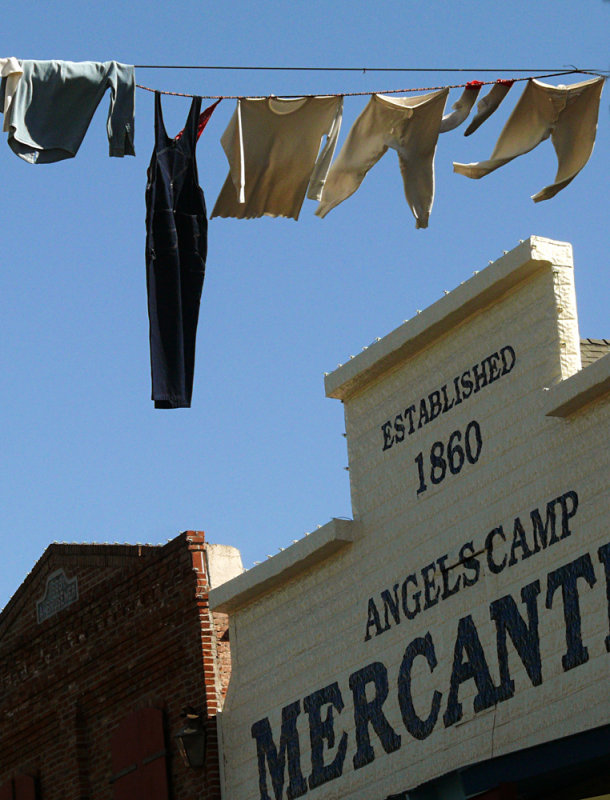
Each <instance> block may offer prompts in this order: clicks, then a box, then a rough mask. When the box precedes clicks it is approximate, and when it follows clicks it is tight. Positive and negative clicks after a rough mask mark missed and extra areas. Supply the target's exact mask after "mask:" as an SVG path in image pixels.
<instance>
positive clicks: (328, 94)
mask: <svg viewBox="0 0 610 800" xmlns="http://www.w3.org/2000/svg"><path fill="white" fill-rule="evenodd" d="M135 68H136V69H261V70H262V69H266V67H185V66H182V67H179V66H176V67H161V66H152V65H148V66H140V67H138V66H137V65H136V67H135ZM269 69H290V70H305V69H307V67H270V68H269ZM312 69H320V70H322V69H325V70H326V69H329V70H330V69H337V70H338V69H342V68H341V67H328V68H326V67H313V68H312ZM345 69H346V70H348V69H349V70H354V69H356V68H355V67H345ZM364 71H365V72H366V71H368V70H364ZM370 71H371V72H372V71H373V70H370ZM375 71H382V69H381V68H380V69H379V70H375ZM383 71H386V72H389V71H390V69H387V70H386V69H384V70H383ZM396 71H401V72H407V71H411V72H414V71H422V70H413V69H407V68H405V69H401V70H396ZM429 71H430V72H449V71H456V72H457V71H458V70H448V69H442V70H441V69H437V70H429ZM459 71H461V72H492V71H493V72H495V73H496V74H497V73H498V72H525V71H526V70H490V69H482V70H465V69H462V70H459ZM527 71H528V72H538V71H539V70H527ZM575 74H579V75H597V76H599V77H606V76H605V74H604V73H602V72H599V71H593V70H584V69H577V68H573V69H569V70H564V71H561V72H549V73H546V74H543V75H537V76H536V77H537V78H556V77H561V76H563V75H575ZM532 77H533V76H532V75H527V76H525V77H523V78H513V79H512V80H513V81H514V82H515V83H516V82H518V81H528V80H530V78H532ZM494 83H496V81H480V85H481V86H488V85H491V84H494ZM466 85H467V84H466V83H454V84H443V85H442V86H420V87H410V88H408V89H384V90H380V91H379V90H378V91H371V90H370V89H368V90H367V91H357V92H317V93H316V94H298V95H297V94H282V97H286V98H297V97H320V96H324V97H362V96H366V95H370V94H406V93H408V92H434V91H438V90H440V89H463V88H464V87H465V86H466ZM136 87H137V88H138V89H144V90H145V91H147V92H159V94H166V95H172V96H174V97H202V98H204V99H206V100H239V99H241V98H243V97H244V96H245V95H243V94H241V95H237V94H222V95H220V94H189V93H187V92H170V91H168V90H162V89H153V88H151V87H150V86H144V85H143V84H141V83H136ZM247 96H248V97H249V98H250V99H252V100H262V99H264V98H266V97H269V96H273V95H247Z"/></svg>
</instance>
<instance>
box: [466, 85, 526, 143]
mask: <svg viewBox="0 0 610 800" xmlns="http://www.w3.org/2000/svg"><path fill="white" fill-rule="evenodd" d="M513 83H514V80H510V79H505V78H498V80H497V81H496V82H495V83H494V85H493V87H492V89H491V91H490V92H488V93H487V94H486V95H485V97H483V98H482V99H481V100H479V102H478V103H477V113H476V114H475V115H474V118H473V120H472V122H471V123H470V125H469V126H468V127H467V128H466V130H465V131H464V136H470V134H471V133H474V132H475V131H476V130H477V128H479V127H480V126H481V125H482V124H483V123H484V122H485V120H486V119H489V117H491V115H492V114H493V113H494V111H495V110H496V109H497V108H498V106H499V105H500V103H501V102H502V100H504V98H505V97H506V95H507V94H508V92H509V90H510V87H511V86H512V85H513Z"/></svg>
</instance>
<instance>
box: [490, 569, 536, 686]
mask: <svg viewBox="0 0 610 800" xmlns="http://www.w3.org/2000/svg"><path fill="white" fill-rule="evenodd" d="M539 594H540V581H534V582H533V583H530V584H528V585H527V586H524V587H523V589H521V600H522V601H523V602H524V603H525V605H526V608H527V619H528V622H527V624H526V623H525V620H524V619H523V617H522V616H521V614H519V611H518V609H517V604H516V603H515V601H514V600H513V598H512V597H511V595H509V594H507V595H506V596H505V597H501V598H500V599H499V600H494V602H493V603H492V604H491V605H490V606H489V615H490V617H491V619H492V620H494V622H495V623H496V643H497V649H498V664H499V666H500V686H499V687H498V701H502V700H508V699H510V698H511V697H512V696H513V695H514V694H515V683H514V681H513V680H512V679H511V677H510V670H509V667H508V649H507V647H506V634H507V633H508V635H509V636H510V638H511V640H512V642H513V644H514V646H515V649H516V650H517V653H518V654H519V658H520V659H521V662H522V664H523V666H524V667H525V670H526V672H527V674H528V677H529V679H530V681H531V682H532V685H533V686H539V685H540V684H541V683H542V665H541V662H540V638H539V636H538V605H537V597H538V595H539Z"/></svg>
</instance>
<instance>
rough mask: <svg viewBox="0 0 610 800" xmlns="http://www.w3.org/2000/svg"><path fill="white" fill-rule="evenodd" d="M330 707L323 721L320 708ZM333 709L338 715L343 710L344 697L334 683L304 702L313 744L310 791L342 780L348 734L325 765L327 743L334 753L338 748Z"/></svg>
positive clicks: (309, 780) (345, 734)
mask: <svg viewBox="0 0 610 800" xmlns="http://www.w3.org/2000/svg"><path fill="white" fill-rule="evenodd" d="M324 705H328V711H327V712H326V717H325V718H324V720H323V719H322V715H321V713H320V709H321V708H322V706H324ZM333 708H336V709H337V711H338V712H339V713H341V711H343V698H342V697H341V692H340V690H339V684H338V683H331V684H330V686H325V687H324V689H318V691H317V692H314V693H313V694H310V695H308V696H307V697H306V698H305V699H304V700H303V710H304V711H305V712H307V714H308V715H309V738H310V741H311V775H310V776H309V779H308V783H309V788H310V789H315V788H316V787H317V786H322V784H323V783H328V781H332V780H334V779H335V778H339V777H340V776H341V774H342V773H343V762H344V761H345V752H346V750H347V733H345V731H344V732H343V734H342V735H341V740H340V742H339V745H338V747H337V754H336V755H335V757H334V759H333V760H332V761H331V763H330V764H325V763H324V744H325V742H326V744H327V746H328V749H329V750H332V749H333V748H334V746H335V728H334V720H333Z"/></svg>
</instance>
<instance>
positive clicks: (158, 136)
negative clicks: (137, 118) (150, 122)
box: [155, 92, 168, 147]
mask: <svg viewBox="0 0 610 800" xmlns="http://www.w3.org/2000/svg"><path fill="white" fill-rule="evenodd" d="M167 139H168V136H167V131H166V130H165V123H164V122H163V111H162V110H161V93H160V92H155V145H156V146H157V147H165V146H166V145H167Z"/></svg>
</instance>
